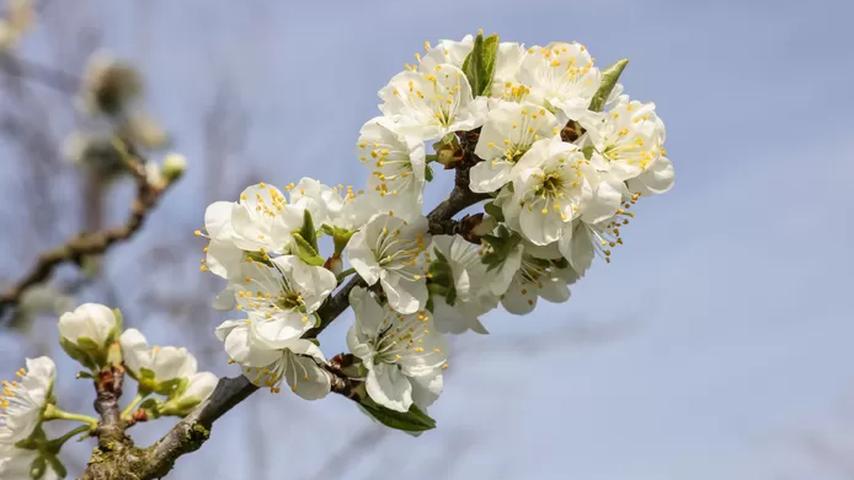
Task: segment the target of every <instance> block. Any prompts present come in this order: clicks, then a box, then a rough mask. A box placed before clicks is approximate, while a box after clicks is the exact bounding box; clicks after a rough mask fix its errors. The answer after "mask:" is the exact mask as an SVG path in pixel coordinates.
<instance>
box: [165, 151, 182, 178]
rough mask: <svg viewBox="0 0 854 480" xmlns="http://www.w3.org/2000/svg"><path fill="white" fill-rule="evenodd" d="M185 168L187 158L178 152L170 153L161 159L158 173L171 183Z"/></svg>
mask: <svg viewBox="0 0 854 480" xmlns="http://www.w3.org/2000/svg"><path fill="white" fill-rule="evenodd" d="M186 169H187V159H186V158H185V157H184V156H183V155H181V154H180V153H170V154H168V155H166V158H164V159H163V166H162V167H161V169H160V174H161V175H163V178H164V179H165V180H166V181H167V182H169V183H171V182H174V181H175V180H177V179H178V178H180V177H181V175H183V174H184V170H186Z"/></svg>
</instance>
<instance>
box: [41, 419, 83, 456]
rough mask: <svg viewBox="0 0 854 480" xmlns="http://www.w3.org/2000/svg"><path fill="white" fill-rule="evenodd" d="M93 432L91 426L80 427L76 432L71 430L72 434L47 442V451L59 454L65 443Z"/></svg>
mask: <svg viewBox="0 0 854 480" xmlns="http://www.w3.org/2000/svg"><path fill="white" fill-rule="evenodd" d="M91 430H92V428H91V427H90V426H89V425H80V426H78V427H77V428H75V429H74V430H71V431H70V432H68V433H66V434H65V435H63V436H61V437H57V438H54V439H53V440H50V441H49V442H47V450H48V451H49V452H52V453H54V454H56V453H59V451H60V450H61V449H62V446H63V445H65V442H67V441H69V440H71V439H72V438H74V437H75V436H77V435H79V434H81V433H86V432H89V431H91Z"/></svg>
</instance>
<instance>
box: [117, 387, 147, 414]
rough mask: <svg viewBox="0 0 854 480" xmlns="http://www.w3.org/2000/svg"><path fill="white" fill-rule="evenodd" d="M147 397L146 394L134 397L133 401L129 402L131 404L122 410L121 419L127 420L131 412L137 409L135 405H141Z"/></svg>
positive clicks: (138, 394)
mask: <svg viewBox="0 0 854 480" xmlns="http://www.w3.org/2000/svg"><path fill="white" fill-rule="evenodd" d="M147 396H148V394H144V395H143V394H142V393H137V394H136V396H135V397H133V400H131V402H130V403H129V404H128V406H127V407H125V409H124V410H122V415H121V418H122V419H124V420H127V419H129V418H130V417H131V415H132V414H133V410H134V409H135V408H136V407H137V405H139V404H140V403H142V401H143V400H145V397H147Z"/></svg>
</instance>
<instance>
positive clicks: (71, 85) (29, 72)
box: [0, 54, 80, 95]
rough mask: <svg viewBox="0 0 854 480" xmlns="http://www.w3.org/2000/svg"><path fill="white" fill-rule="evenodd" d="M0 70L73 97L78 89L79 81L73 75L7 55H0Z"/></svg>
mask: <svg viewBox="0 0 854 480" xmlns="http://www.w3.org/2000/svg"><path fill="white" fill-rule="evenodd" d="M0 68H2V70H3V72H4V73H5V74H7V75H11V76H13V77H17V78H21V79H24V80H32V81H35V82H37V83H40V84H42V85H44V86H46V87H50V88H52V89H54V90H56V91H58V92H60V93H64V94H66V95H75V94H77V91H78V89H79V88H80V79H78V78H77V77H76V76H75V75H72V74H70V73H67V72H64V71H62V70H57V69H55V68H52V67H48V66H45V65H41V64H39V63H35V62H32V61H29V60H24V59H22V58H17V57H13V56H11V55H9V54H2V55H0Z"/></svg>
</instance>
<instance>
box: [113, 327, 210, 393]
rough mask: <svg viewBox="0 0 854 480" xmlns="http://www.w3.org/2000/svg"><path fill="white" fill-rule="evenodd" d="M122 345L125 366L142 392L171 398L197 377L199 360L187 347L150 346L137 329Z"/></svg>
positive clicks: (122, 339)
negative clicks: (174, 392)
mask: <svg viewBox="0 0 854 480" xmlns="http://www.w3.org/2000/svg"><path fill="white" fill-rule="evenodd" d="M119 341H120V343H121V347H122V358H123V360H124V363H125V366H126V367H127V370H128V372H129V373H130V375H131V376H132V377H133V378H134V379H136V380H137V381H138V382H139V384H140V388H141V389H147V390H149V391H156V392H157V393H161V394H169V393H172V392H173V391H174V389H175V388H176V386H177V385H178V384H179V383H181V382H182V381H189V379H190V377H192V376H193V375H195V374H196V371H197V363H196V357H194V356H193V355H192V354H191V353H190V352H188V351H187V349H186V348H184V347H172V346H167V347H159V346H150V345H149V344H148V341H147V340H146V339H145V336H144V335H143V334H142V333H141V332H140V331H139V330H137V329H135V328H129V329H127V330H125V331H124V333H122V335H121V337H120V339H119Z"/></svg>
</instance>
